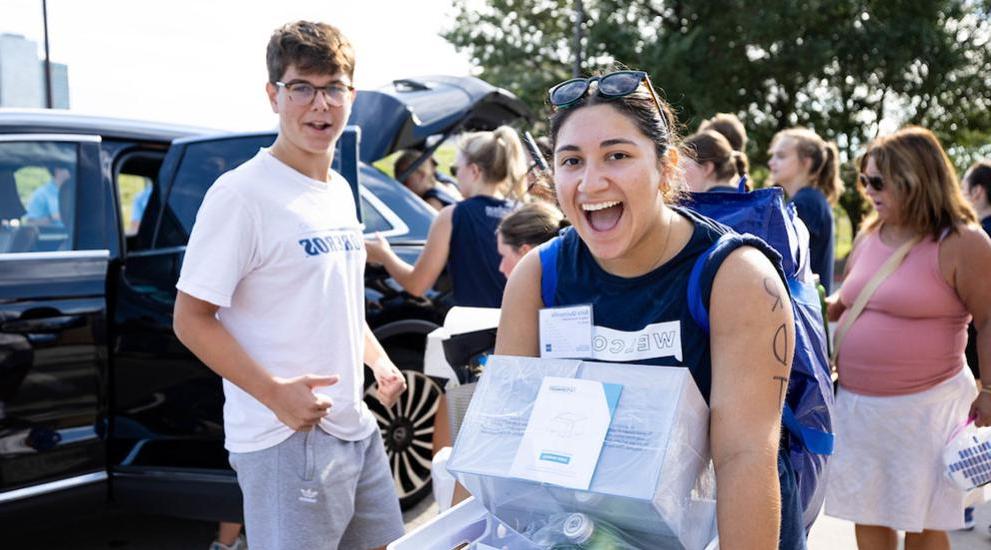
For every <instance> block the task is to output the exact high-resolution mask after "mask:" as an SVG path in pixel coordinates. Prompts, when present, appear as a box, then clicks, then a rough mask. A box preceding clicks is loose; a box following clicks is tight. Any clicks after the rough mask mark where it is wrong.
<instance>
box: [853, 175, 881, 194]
mask: <svg viewBox="0 0 991 550" xmlns="http://www.w3.org/2000/svg"><path fill="white" fill-rule="evenodd" d="M857 179H858V180H859V181H860V184H861V185H863V186H864V188H865V189H866V188H867V187H868V186H870V188H871V189H873V190H875V191H877V192H881V191H884V179H883V178H881V176H868V175H867V174H860V175H859V176H857Z"/></svg>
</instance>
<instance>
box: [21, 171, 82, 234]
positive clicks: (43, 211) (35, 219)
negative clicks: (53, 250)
mask: <svg viewBox="0 0 991 550" xmlns="http://www.w3.org/2000/svg"><path fill="white" fill-rule="evenodd" d="M48 172H49V173H50V174H51V178H50V179H49V180H48V181H46V182H45V183H44V184H43V185H42V186H41V187H39V188H37V189H35V190H34V192H33V193H31V196H30V197H28V205H27V212H26V213H25V214H24V218H25V221H26V222H27V223H29V224H32V225H50V226H55V227H61V226H62V214H61V211H60V210H59V190H60V189H61V188H62V185H64V184H65V182H67V181H69V179H70V178H71V177H72V173H71V172H70V171H69V169H68V168H66V167H65V166H63V165H61V164H55V165H52V166H49V167H48Z"/></svg>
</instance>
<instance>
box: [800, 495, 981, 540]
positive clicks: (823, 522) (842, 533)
mask: <svg viewBox="0 0 991 550" xmlns="http://www.w3.org/2000/svg"><path fill="white" fill-rule="evenodd" d="M975 519H976V527H975V528H974V530H973V531H954V532H952V533H950V545H951V546H952V548H953V549H954V550H977V549H981V550H987V549H988V548H991V535H989V534H988V525H989V524H991V504H984V505H983V506H979V507H978V508H977V513H976V514H975ZM856 548H857V543H856V539H855V538H854V534H853V523H851V522H849V521H845V520H842V519H836V518H831V517H828V516H825V515H821V516H819V519H818V520H816V523H815V525H813V526H812V533H811V534H810V535H809V550H846V549H851V550H854V549H856Z"/></svg>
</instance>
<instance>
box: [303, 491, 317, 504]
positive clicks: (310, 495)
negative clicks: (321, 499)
mask: <svg viewBox="0 0 991 550" xmlns="http://www.w3.org/2000/svg"><path fill="white" fill-rule="evenodd" d="M299 493H300V495H299V500H300V502H306V503H309V504H316V503H317V495H319V494H320V493H319V492H317V491H316V490H314V489H300V490H299Z"/></svg>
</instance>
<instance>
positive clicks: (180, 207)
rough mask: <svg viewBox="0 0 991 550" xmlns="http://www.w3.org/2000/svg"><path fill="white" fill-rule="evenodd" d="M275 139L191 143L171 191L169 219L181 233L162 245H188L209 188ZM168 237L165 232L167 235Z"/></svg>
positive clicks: (260, 138) (265, 137)
mask: <svg viewBox="0 0 991 550" xmlns="http://www.w3.org/2000/svg"><path fill="white" fill-rule="evenodd" d="M273 139H274V136H271V135H267V136H252V137H243V138H235V139H222V140H211V141H204V142H198V143H195V142H194V143H190V144H189V145H187V146H186V150H185V152H184V153H183V156H182V160H181V161H180V163H179V168H178V170H176V175H175V178H174V181H173V184H172V189H171V191H170V192H169V200H168V208H167V210H169V212H167V213H166V216H167V217H172V218H174V220H175V221H177V222H178V224H179V228H178V229H179V230H180V231H179V234H178V235H175V236H173V237H171V240H175V239H181V240H180V241H179V242H171V243H166V242H161V243H160V245H159V246H176V245H184V244H186V241H187V240H189V233H190V231H192V229H193V222H194V221H196V211H197V210H199V208H200V203H201V202H202V201H203V196H204V195H206V191H207V189H209V188H210V186H211V185H213V182H214V181H216V180H217V178H218V177H220V175H221V174H223V173H224V172H227V171H228V170H233V169H234V168H237V167H238V166H240V165H241V164H243V163H244V162H246V161H247V160H248V159H250V158H251V157H253V156H255V154H256V153H258V149H259V148H261V147H268V146H269V145H271V144H272V141H273ZM163 237H165V233H163Z"/></svg>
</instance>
